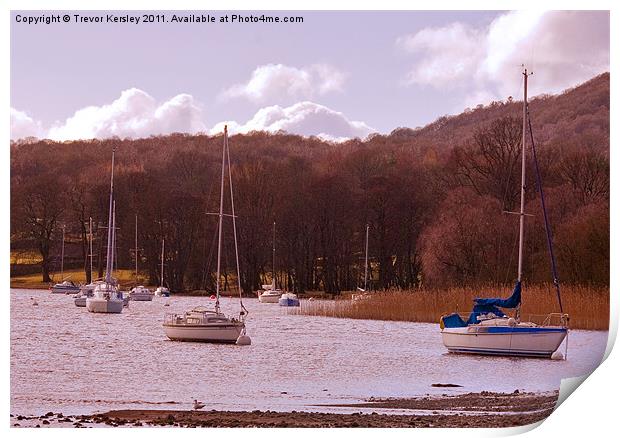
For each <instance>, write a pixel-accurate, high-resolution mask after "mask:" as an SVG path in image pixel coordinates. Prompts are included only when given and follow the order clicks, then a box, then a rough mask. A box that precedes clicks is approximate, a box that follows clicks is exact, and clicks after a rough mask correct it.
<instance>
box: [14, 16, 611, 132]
mask: <svg viewBox="0 0 620 438" xmlns="http://www.w3.org/2000/svg"><path fill="white" fill-rule="evenodd" d="M78 12H79V13H80V14H81V15H83V16H87V17H94V16H103V17H104V18H105V15H106V13H105V12H86V11H78ZM159 13H163V14H165V18H166V20H168V22H165V23H138V24H133V23H76V22H75V18H74V17H73V16H72V17H71V20H70V22H68V23H64V22H61V23H51V24H44V23H37V24H28V23H24V22H18V21H17V16H18V15H19V16H20V19H23V18H24V17H32V18H37V17H39V18H40V17H42V16H43V15H45V16H53V15H56V14H60V16H61V17H62V15H63V14H64V13H63V12H54V11H45V12H40V11H12V12H11V29H10V35H11V41H10V46H11V65H10V72H11V109H10V114H11V138H12V139H18V138H23V137H27V136H35V137H39V138H51V139H54V140H71V139H90V138H108V137H113V136H118V137H121V138H127V137H128V138H138V137H148V136H150V135H158V134H167V133H171V132H188V133H197V132H207V133H217V132H221V130H222V128H223V124H228V125H229V129H230V131H231V132H232V133H235V132H249V131H252V130H266V131H272V132H275V131H278V130H284V131H287V132H290V133H295V134H301V135H307V136H310V135H317V136H320V137H322V138H325V139H327V140H333V141H341V140H344V139H348V138H353V137H359V138H365V137H366V136H367V135H369V134H371V133H373V132H379V133H389V132H390V131H392V130H393V129H395V128H397V127H403V126H407V127H411V128H415V127H417V126H423V125H425V124H427V123H430V122H432V121H433V120H435V119H437V118H438V117H440V116H442V115H445V114H457V113H460V112H462V111H463V110H464V109H465V108H468V107H474V106H476V105H478V104H487V103H489V102H491V101H493V100H505V99H506V98H508V96H515V97H518V98H520V96H521V95H522V93H523V91H522V88H521V77H522V76H521V71H522V67H521V65H522V64H525V65H526V66H527V67H528V69H529V70H532V71H533V72H534V75H533V76H532V77H531V79H530V81H529V88H530V90H529V91H530V95H531V96H533V95H537V94H541V93H558V92H561V91H562V90H564V89H566V88H569V87H572V86H575V85H577V84H579V83H582V82H584V81H586V80H588V79H590V78H592V77H594V76H596V75H598V74H600V73H602V72H604V71H609V40H610V36H609V13H608V12H606V11H598V12H589V11H550V12H540V11H513V12H510V11H505V12H502V11H454V12H453V11H368V12H357V11H341V12H339V11H338V12H337V11H309V12H307V11H294V12H273V11H271V12H265V14H267V15H270V16H279V17H285V16H301V17H303V23H230V22H229V23H219V22H218V21H219V18H220V17H221V16H224V15H227V14H228V15H230V13H227V12H225V11H218V12H215V13H213V12H212V13H211V15H213V16H215V17H216V20H217V21H216V23H172V22H170V21H169V20H170V19H171V17H172V15H173V13H174V11H166V12H159ZM71 14H73V12H71ZM114 14H115V15H117V16H124V15H126V14H129V15H131V16H138V17H140V16H141V15H142V13H141V12H139V11H127V12H115V13H114ZM191 14H192V12H188V11H182V12H177V15H179V16H189V15H191ZM194 14H199V12H194ZM203 14H204V15H207V14H209V12H203ZM242 14H243V15H246V16H248V15H250V13H249V12H243V13H242ZM252 14H253V15H260V12H253V13H252ZM229 18H230V17H229Z"/></svg>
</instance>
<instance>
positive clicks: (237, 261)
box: [218, 127, 275, 311]
mask: <svg viewBox="0 0 620 438" xmlns="http://www.w3.org/2000/svg"><path fill="white" fill-rule="evenodd" d="M224 129H225V132H226V136H225V137H226V138H225V139H224V140H225V146H226V160H227V162H228V186H229V187H230V213H231V216H232V223H233V238H234V240H235V262H236V263H237V287H238V288H239V303H240V304H241V308H242V309H245V307H244V306H243V302H242V301H241V292H242V290H241V273H240V272H239V247H238V245H237V220H236V219H237V217H236V216H235V197H234V196H233V186H232V170H231V166H230V148H229V147H228V130H227V129H226V127H224ZM274 227H275V222H274ZM274 230H275V228H274ZM274 236H275V235H274ZM274 242H275V241H274ZM274 248H275V243H274ZM218 278H219V277H218ZM274 284H275V283H274ZM218 311H219V304H218Z"/></svg>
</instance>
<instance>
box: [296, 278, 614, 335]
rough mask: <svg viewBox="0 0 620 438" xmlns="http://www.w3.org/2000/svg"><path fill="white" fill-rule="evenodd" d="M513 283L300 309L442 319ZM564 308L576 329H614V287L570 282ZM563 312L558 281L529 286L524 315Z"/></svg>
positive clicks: (305, 304) (504, 293) (388, 294)
mask: <svg viewBox="0 0 620 438" xmlns="http://www.w3.org/2000/svg"><path fill="white" fill-rule="evenodd" d="M511 291H512V287H511V286H510V287H504V288H498V287H497V286H495V287H494V286H488V287H477V288H467V287H459V288H456V287H454V288H449V289H443V290H422V289H419V290H418V289H416V290H403V291H400V290H399V291H385V292H374V293H371V294H370V297H369V298H367V299H363V300H356V301H353V300H351V299H350V296H349V295H345V296H343V297H342V298H341V299H337V300H313V301H307V300H304V301H302V304H301V307H300V309H299V310H298V313H300V314H303V315H314V316H329V317H335V318H353V319H379V320H388V321H412V322H439V318H440V317H441V316H442V315H445V314H447V313H452V312H454V311H457V312H459V313H464V314H467V313H468V312H469V311H470V310H471V308H472V304H473V299H474V298H476V297H496V296H501V297H504V298H505V297H508V296H509V295H510V293H511ZM562 304H563V307H564V312H565V313H568V314H569V317H570V327H571V328H575V329H587V330H607V329H608V328H609V287H598V286H579V285H570V286H564V287H563V288H562ZM552 312H559V306H558V301H557V296H556V293H555V289H554V288H553V286H552V285H534V286H524V290H523V295H522V311H521V313H522V315H523V316H524V318H526V317H527V315H528V314H533V315H547V314H549V313H552Z"/></svg>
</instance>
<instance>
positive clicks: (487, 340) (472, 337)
mask: <svg viewBox="0 0 620 438" xmlns="http://www.w3.org/2000/svg"><path fill="white" fill-rule="evenodd" d="M552 315H553V316H556V315H557V318H558V321H559V322H560V323H559V324H558V325H550V326H544V325H539V324H534V323H531V322H517V320H516V319H514V318H509V317H507V316H503V317H497V316H495V315H493V316H490V317H488V319H482V320H480V321H479V322H478V323H476V324H468V325H467V326H465V327H450V328H444V329H443V330H442V331H441V337H442V339H443V343H444V345H445V346H446V348H447V349H448V351H449V352H451V353H474V354H487V355H501V356H529V357H547V358H549V357H551V355H552V354H553V353H554V352H555V351H556V350H557V349H558V347H559V346H560V345H561V344H562V341H564V338H566V334H567V332H568V328H567V327H566V326H564V325H563V324H565V323H566V321H563V322H562V315H561V314H552ZM483 318H485V317H483ZM550 322H551V321H550Z"/></svg>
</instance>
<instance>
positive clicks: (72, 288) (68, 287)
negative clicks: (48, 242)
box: [50, 225, 80, 294]
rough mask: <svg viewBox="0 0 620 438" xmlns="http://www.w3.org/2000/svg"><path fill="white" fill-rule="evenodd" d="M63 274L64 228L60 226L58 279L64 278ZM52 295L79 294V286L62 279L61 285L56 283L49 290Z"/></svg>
mask: <svg viewBox="0 0 620 438" xmlns="http://www.w3.org/2000/svg"><path fill="white" fill-rule="evenodd" d="M64 272H65V226H64V225H63V226H62V249H61V250H60V278H63V277H64ZM50 290H51V291H52V293H54V294H74V293H76V292H79V290H80V286H77V285H76V284H74V283H73V282H72V281H69V280H68V279H64V278H63V281H62V282H61V283H56V284H55V285H54V286H52V287H51V289H50Z"/></svg>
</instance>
